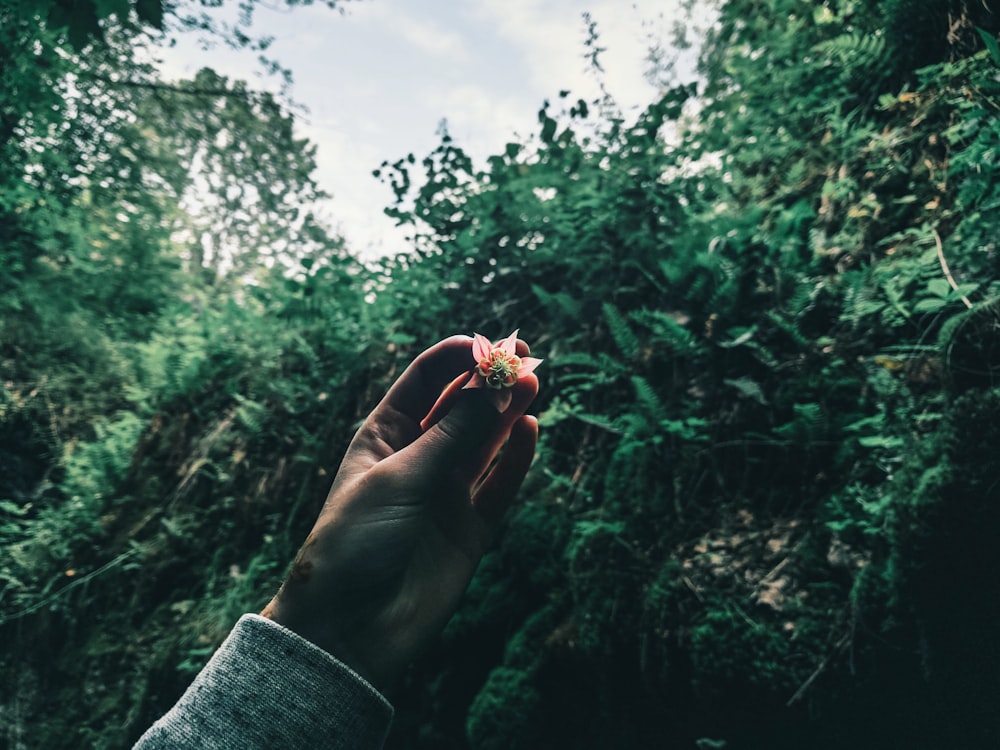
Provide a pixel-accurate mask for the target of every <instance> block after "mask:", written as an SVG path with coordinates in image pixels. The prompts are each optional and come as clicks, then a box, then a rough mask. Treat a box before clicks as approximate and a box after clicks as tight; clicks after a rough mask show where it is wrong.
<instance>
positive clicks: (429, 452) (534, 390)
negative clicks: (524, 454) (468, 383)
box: [408, 375, 538, 489]
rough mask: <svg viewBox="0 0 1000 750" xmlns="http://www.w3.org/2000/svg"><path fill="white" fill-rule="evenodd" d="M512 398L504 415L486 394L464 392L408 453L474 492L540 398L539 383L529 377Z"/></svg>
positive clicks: (454, 398)
mask: <svg viewBox="0 0 1000 750" xmlns="http://www.w3.org/2000/svg"><path fill="white" fill-rule="evenodd" d="M511 394H512V398H511V405H510V407H509V408H508V409H507V410H506V411H504V412H503V413H502V414H501V413H500V412H498V411H497V410H496V406H495V404H494V403H493V400H492V398H491V394H490V393H488V392H486V391H485V390H483V389H476V390H460V391H459V392H458V393H457V394H455V395H454V396H453V398H452V406H451V409H450V410H449V411H448V413H447V414H446V415H445V416H444V417H443V418H442V419H440V420H439V421H438V422H437V423H435V424H434V425H432V426H431V427H430V428H429V429H428V430H427V432H426V433H425V434H424V435H423V436H422V437H421V438H420V439H419V440H417V441H416V442H415V443H414V444H413V445H412V446H411V447H410V449H408V450H410V451H411V452H412V453H413V454H414V456H415V458H416V459H417V460H419V461H420V462H421V463H422V464H423V465H424V466H425V467H426V469H427V470H428V471H432V472H435V473H440V474H443V475H446V476H448V477H449V478H450V479H451V480H453V481H456V482H459V483H462V484H465V485H466V486H467V487H468V488H470V489H471V488H472V486H473V485H474V484H475V483H476V482H477V481H478V480H479V478H480V477H481V476H482V475H483V473H484V472H485V471H486V468H487V467H488V466H489V464H490V462H491V461H492V460H493V457H494V456H496V454H497V451H499V450H500V446H502V445H503V443H504V441H505V440H506V439H507V436H508V435H509V434H510V431H511V428H512V426H513V425H514V423H515V422H516V421H517V420H518V419H519V418H520V417H521V416H522V415H523V414H524V413H525V412H526V411H527V409H528V407H529V406H530V405H531V402H532V401H533V400H534V399H535V396H536V395H538V379H537V378H536V377H535V376H534V375H526V376H525V377H524V378H522V379H520V380H518V382H517V384H516V385H515V386H514V387H513V388H512V389H511Z"/></svg>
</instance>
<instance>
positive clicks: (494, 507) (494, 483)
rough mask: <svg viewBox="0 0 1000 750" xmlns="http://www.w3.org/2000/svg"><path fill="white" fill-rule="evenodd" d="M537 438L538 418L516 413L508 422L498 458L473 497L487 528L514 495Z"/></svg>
mask: <svg viewBox="0 0 1000 750" xmlns="http://www.w3.org/2000/svg"><path fill="white" fill-rule="evenodd" d="M537 442H538V420H536V419H535V418H534V417H532V416H522V417H519V418H518V419H517V421H516V422H514V424H513V425H512V426H511V430H510V439H509V440H508V441H507V445H506V447H505V448H504V451H503V453H502V454H501V456H500V460H499V461H498V462H497V465H496V466H494V467H493V471H491V472H490V473H489V475H488V476H487V477H486V479H485V480H484V481H483V484H482V486H480V488H479V490H478V491H477V492H476V494H475V496H474V497H473V499H472V505H473V507H474V508H475V509H476V511H477V512H478V513H479V515H480V517H481V518H482V519H483V520H484V521H485V522H486V525H487V526H488V527H489V528H490V530H493V529H495V528H496V527H497V525H498V524H499V523H500V519H502V518H503V516H504V513H506V512H507V509H508V508H509V507H510V505H511V503H512V502H513V501H514V498H515V497H516V496H517V491H518V490H519V489H520V488H521V483H522V482H523V481H524V476H525V474H527V473H528V469H529V468H530V466H531V461H532V459H533V458H534V456H535V445H536V443H537Z"/></svg>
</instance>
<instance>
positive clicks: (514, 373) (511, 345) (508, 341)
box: [465, 331, 542, 413]
mask: <svg viewBox="0 0 1000 750" xmlns="http://www.w3.org/2000/svg"><path fill="white" fill-rule="evenodd" d="M516 345H517V331H514V332H513V333H512V334H511V335H510V336H508V337H507V338H505V339H504V340H503V341H498V342H497V343H496V344H493V343H491V342H490V340H489V339H488V338H486V337H485V336H482V335H480V334H478V333H477V334H475V335H474V337H473V339H472V358H473V359H474V360H475V362H476V369H475V371H474V372H473V373H472V378H471V379H470V380H469V382H468V383H467V384H466V385H465V387H466V388H483V387H485V388H490V389H492V390H494V391H497V393H496V405H497V409H498V410H499V411H500V412H501V413H503V412H505V411H507V407H508V406H510V401H511V399H512V398H513V395H512V394H511V392H510V388H512V387H513V386H514V384H515V383H516V382H517V379H518V378H519V377H520V376H522V375H527V374H528V373H529V372H532V371H533V370H534V369H535V368H536V367H538V365H540V364H541V363H542V360H540V359H536V358H535V357H518V356H517V354H515V353H514V351H515V347H516Z"/></svg>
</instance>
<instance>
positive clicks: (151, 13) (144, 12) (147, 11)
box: [135, 0, 163, 31]
mask: <svg viewBox="0 0 1000 750" xmlns="http://www.w3.org/2000/svg"><path fill="white" fill-rule="evenodd" d="M135 12H136V14H137V15H138V16H139V20H140V21H142V22H143V23H148V24H149V25H150V26H152V27H153V28H156V29H159V30H161V31H162V30H163V0H135Z"/></svg>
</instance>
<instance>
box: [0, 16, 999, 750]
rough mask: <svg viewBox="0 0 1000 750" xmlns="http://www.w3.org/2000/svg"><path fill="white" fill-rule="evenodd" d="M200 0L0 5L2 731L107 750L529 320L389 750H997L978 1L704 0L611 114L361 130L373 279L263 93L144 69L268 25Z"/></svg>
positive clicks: (995, 499) (597, 105)
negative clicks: (680, 38)
mask: <svg viewBox="0 0 1000 750" xmlns="http://www.w3.org/2000/svg"><path fill="white" fill-rule="evenodd" d="M375 1H377V0H375ZM290 4H296V3H294V2H291V0H290ZM188 5H194V6H195V7H197V5H196V4H193V3H192V4H188ZM188 5H186V4H184V3H181V4H179V5H175V4H167V3H163V4H161V3H160V2H158V1H157V0H137V1H136V2H135V4H134V11H135V12H134V14H133V15H132V16H131V17H130V18H124V16H123V14H124V12H125V11H127V10H128V8H129V7H130V3H128V2H127V0H106V1H104V2H101V1H98V0H95V2H93V3H87V2H78V3H68V2H62V0H50V1H49V2H41V3H39V2H31V1H29V0H15V1H14V2H9V3H5V4H4V5H3V7H2V8H0V376H2V377H0V382H2V385H3V387H2V388H0V465H2V472H0V545H2V549H3V554H2V558H0V643H2V644H3V649H2V651H0V673H2V674H3V682H2V685H0V729H2V733H3V734H2V738H3V739H2V740H0V743H2V744H4V745H5V746H9V747H12V748H34V747H39V748H43V747H44V748H63V747H65V748H78V747H84V746H86V747H97V748H117V747H126V746H128V744H129V743H130V742H131V741H133V740H134V739H135V738H136V737H137V736H138V735H139V734H140V733H141V732H142V731H143V730H144V729H145V727H146V726H148V724H149V723H150V722H151V721H152V720H154V719H155V718H156V717H157V716H158V715H159V714H160V713H162V712H163V711H164V710H165V709H166V708H167V707H169V706H170V705H171V704H172V703H173V701H174V700H175V699H176V697H177V696H178V695H179V693H180V692H181V691H182V690H183V688H184V687H185V686H186V684H187V683H188V682H189V681H190V679H191V677H192V675H193V674H194V673H195V672H196V671H197V670H198V669H199V668H200V667H201V665H202V664H203V663H204V662H205V660H206V659H207V657H208V655H209V654H210V653H211V651H212V650H213V648H214V646H215V645H217V644H218V643H219V642H220V640H221V639H222V638H223V637H224V636H225V634H226V632H227V631H228V629H229V628H230V627H231V626H232V624H233V622H234V621H235V619H236V618H237V617H238V616H239V614H241V613H242V612H245V611H254V610H257V609H259V608H260V607H261V606H262V605H263V604H264V603H265V602H266V601H267V599H268V598H269V597H270V596H271V594H272V593H273V591H274V589H275V588H276V586H277V584H278V582H279V581H280V580H281V578H282V576H283V573H284V570H285V567H286V565H287V564H288V562H289V561H290V560H291V557H292V554H293V552H294V550H295V549H296V547H297V546H298V544H299V543H300V542H301V540H302V538H303V536H304V534H305V533H306V531H307V530H308V528H309V526H310V525H311V523H312V520H313V517H314V515H315V513H316V511H317V509H318V508H319V506H320V504H321V502H322V500H323V498H324V496H325V492H326V489H327V486H328V484H329V481H330V479H331V477H332V475H333V473H334V472H335V471H336V468H337V463H338V458H339V455H340V453H341V451H342V450H343V448H344V447H345V445H346V441H347V440H348V439H349V438H350V436H351V434H352V431H353V428H354V426H355V425H356V424H357V422H358V420H359V419H360V418H361V417H362V416H363V415H364V414H365V413H366V412H367V410H368V409H369V408H370V407H371V406H372V405H373V404H374V403H375V402H376V401H377V400H378V398H379V397H380V396H381V394H382V393H383V392H384V389H385V388H386V387H387V385H388V384H389V383H390V382H391V381H392V379H393V378H394V377H395V376H396V375H397V374H398V373H399V372H400V369H401V368H402V367H403V366H405V364H406V363H407V362H408V361H409V360H410V359H411V358H412V357H413V356H414V355H415V354H416V353H417V352H418V351H420V350H421V349H422V348H423V347H424V346H426V345H428V344H430V343H432V342H434V341H436V340H437V339H439V338H441V337H444V336H446V335H449V334H452V333H456V332H466V333H471V332H472V331H480V332H483V333H485V334H486V335H489V336H493V337H497V336H499V335H502V334H505V333H507V332H509V331H510V330H511V329H513V328H514V327H518V326H519V327H521V329H522V332H523V336H524V337H525V338H526V339H527V340H529V341H530V342H531V344H532V347H533V350H534V352H535V353H536V354H538V355H539V356H543V357H545V358H546V365H545V366H544V368H543V370H541V371H540V372H539V375H540V377H541V379H542V392H541V395H540V397H539V401H538V402H537V412H538V414H539V416H540V421H541V425H542V439H541V444H540V447H539V455H538V458H537V461H536V464H535V466H534V467H533V469H532V472H531V474H530V475H529V478H528V481H527V483H526V487H525V490H524V493H523V494H524V502H523V503H522V504H521V505H520V506H518V508H517V509H516V510H515V512H513V513H512V514H511V515H510V517H509V519H508V522H507V528H506V530H505V533H504V535H503V537H502V538H501V539H500V541H499V542H498V544H497V545H496V547H495V549H494V550H493V551H492V552H491V553H489V555H488V556H487V557H486V558H485V559H484V561H483V564H482V566H481V567H480V569H479V571H478V573H477V576H476V578H475V580H474V581H473V584H472V587H471V589H470V591H469V593H468V595H467V597H466V599H465V601H464V604H463V606H462V608H461V609H460V611H459V613H458V614H457V616H456V617H455V619H454V620H453V621H452V622H451V623H450V625H449V626H448V628H447V630H446V632H445V633H444V636H443V638H442V639H441V641H440V643H439V644H437V645H436V646H435V647H434V648H433V649H432V651H431V652H429V653H428V654H427V655H426V656H425V657H424V658H423V659H422V660H421V661H420V663H418V664H416V665H414V667H413V669H412V670H411V671H410V672H409V673H408V675H407V678H406V680H405V683H404V684H403V685H402V686H401V688H400V690H399V692H398V694H397V695H396V696H394V702H395V704H396V706H397V720H396V724H395V728H394V731H393V735H392V738H391V740H390V747H393V748H413V749H415V748H428V749H430V748H468V749H469V750H501V749H507V748H518V749H519V750H532V749H535V748H537V749H539V750H541V749H542V748H619V747H621V748H629V747H678V748H722V747H725V748H800V747H811V748H841V747H860V748H889V747H906V748H943V747H963V748H980V747H983V748H985V747H995V746H996V742H997V738H998V737H1000V713H998V711H997V708H996V707H997V705H998V701H1000V646H998V640H997V638H996V623H997V622H998V621H1000V576H998V575H997V570H998V568H1000V545H997V544H996V542H995V539H994V538H993V536H994V534H995V533H996V532H997V531H998V530H1000V496H998V493H1000V490H998V487H1000V472H998V466H1000V464H998V462H997V461H996V460H995V455H994V453H995V450H996V446H997V445H1000V385H998V383H997V382H996V380H997V378H998V377H1000V333H998V331H1000V303H998V302H997V300H998V298H1000V246H998V244H997V220H996V217H997V216H998V215H1000V214H998V209H1000V156H998V149H1000V117H998V113H1000V47H998V42H997V32H998V31H1000V7H996V4H995V3H992V2H987V1H986V0H974V1H973V0H883V1H882V2H876V1H875V0H827V2H825V3H813V2H804V0H720V2H719V3H718V8H717V10H718V21H717V23H716V24H715V25H714V26H713V27H712V28H711V30H710V31H709V33H708V36H707V39H706V41H705V45H704V48H703V51H702V57H701V76H702V77H701V80H700V81H699V82H698V83H697V84H695V83H691V82H675V83H676V85H673V86H672V87H665V88H664V91H663V95H662V97H661V98H659V99H658V100H657V101H654V102H651V103H650V104H649V106H648V107H647V108H646V109H645V110H644V111H643V112H642V114H641V116H639V117H638V118H637V119H635V120H634V121H633V120H631V119H626V118H624V117H622V116H621V115H620V114H619V113H618V111H617V110H616V108H615V106H614V103H613V102H611V101H608V100H602V101H597V102H587V101H579V100H577V99H576V98H575V97H573V95H572V94H564V95H560V98H559V99H558V100H556V101H554V102H552V103H546V104H545V106H543V107H542V109H541V111H540V112H539V120H538V121H539V127H538V132H537V134H536V135H535V136H533V137H531V138H528V139H525V140H524V141H523V142H511V143H509V144H507V145H506V147H505V148H504V149H502V151H501V152H499V153H497V154H496V155H495V156H494V157H492V158H491V159H489V161H488V163H487V164H486V165H485V166H484V167H482V168H479V167H476V166H475V165H474V164H473V163H472V162H471V161H470V160H469V159H468V158H467V156H466V155H465V154H464V153H463V151H462V149H461V145H460V144H458V143H455V142H454V141H453V140H451V138H450V137H449V136H448V135H447V134H444V135H443V137H442V142H441V145H440V147H439V148H437V149H436V150H435V151H434V152H433V153H431V154H429V155H428V156H427V157H426V158H425V159H423V160H422V161H421V160H419V159H413V158H412V157H411V158H404V159H401V160H399V161H393V160H392V159H390V160H389V161H387V163H386V164H385V165H383V167H382V169H381V170H379V172H378V174H379V176H380V177H381V178H382V179H384V180H386V181H387V182H388V183H389V184H391V185H392V186H393V188H394V190H395V192H396V196H397V201H396V203H395V204H394V205H393V206H391V207H390V208H389V209H388V210H389V212H390V214H391V215H393V216H395V217H396V218H397V219H398V220H399V221H400V222H402V223H404V224H407V225H408V226H410V227H411V228H412V236H413V240H412V247H411V248H409V249H408V251H407V252H406V253H403V254H401V255H399V256H398V257H394V258H388V259H385V260H384V261H382V262H380V263H379V264H378V265H377V266H371V265H363V264H361V263H360V262H358V261H357V260H355V259H354V258H353V257H352V256H351V254H350V253H349V252H348V249H346V248H345V247H344V246H343V242H342V241H341V240H340V239H339V238H338V237H336V236H335V235H334V234H333V233H331V232H330V230H329V229H328V228H326V227H324V226H323V225H322V223H321V222H319V221H317V220H316V219H315V218H314V217H313V216H311V215H308V214H307V213H306V212H304V211H303V210H301V207H302V206H304V205H307V204H308V203H309V202H310V201H312V200H313V199H315V198H317V197H319V192H318V190H317V188H316V186H315V184H314V183H313V181H312V178H311V174H312V171H313V168H314V162H313V151H312V147H311V146H310V145H309V144H308V143H305V142H302V141H300V140H298V139H296V137H295V136H294V134H293V127H292V126H293V119H292V117H291V115H290V114H289V113H288V112H287V111H286V110H285V108H284V107H283V106H282V104H281V102H280V101H279V100H276V99H275V98H273V97H271V96H267V95H261V94H257V93H254V92H252V91H250V90H249V89H248V88H247V87H246V86H245V85H243V84H242V83H240V82H236V81H230V80H227V79H225V78H222V77H220V76H218V75H217V74H215V73H213V72H212V71H210V70H205V71H202V72H201V73H199V74H198V76H197V77H196V78H195V79H194V80H192V81H188V82H181V83H179V84H165V83H163V82H160V81H158V80H157V78H156V73H155V70H153V69H151V68H150V67H148V66H145V65H144V64H143V63H141V62H140V61H139V60H138V58H137V57H136V56H134V55H133V53H132V52H131V50H133V49H134V48H136V47H137V46H140V45H141V44H143V43H145V40H147V39H151V38H154V37H155V35H156V34H157V33H158V32H157V29H158V28H159V27H161V26H163V25H167V26H168V27H169V25H170V23H176V24H179V25H180V26H188V27H193V26H198V25H199V23H201V25H202V26H203V27H205V31H206V33H215V34H222V35H223V36H225V37H226V38H227V39H229V40H231V41H232V42H233V43H235V44H242V45H243V46H250V47H254V46H256V47H261V45H262V44H263V43H262V42H261V41H260V40H256V41H255V40H254V39H252V38H251V37H250V36H248V34H247V30H246V29H244V28H242V27H239V28H235V29H228V28H227V29H219V28H210V27H209V25H208V24H207V22H205V23H202V22H200V21H199V16H198V14H197V13H196V12H194V11H192V12H190V13H187V12H186V10H185V9H186V8H188ZM188 9H189V8H188ZM189 10H190V9H189ZM39 13H41V14H42V15H44V16H45V17H46V18H47V19H48V22H47V23H44V24H43V23H39V16H38V14H39ZM165 13H166V15H164V14H165ZM344 22H345V23H349V22H350V19H349V18H348V19H345V21H344ZM598 31H599V29H598ZM592 43H593V44H595V45H596V40H592ZM264 46H266V45H264ZM591 51H592V53H593V56H594V60H595V64H599V59H598V53H599V50H598V48H597V47H596V46H594V47H593V48H592V50H591ZM195 185H197V186H198V187H199V189H200V190H202V191H208V194H209V195H211V196H213V198H212V200H205V201H202V202H201V203H202V205H200V206H199V208H198V209H197V211H196V210H195V209H193V208H192V206H191V204H190V202H185V201H184V197H185V195H186V194H189V191H190V190H191V188H192V186H195ZM442 289H443V290H444V291H443V292H442Z"/></svg>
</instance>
